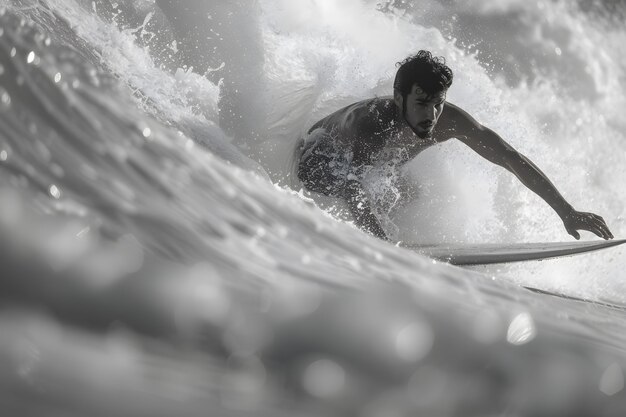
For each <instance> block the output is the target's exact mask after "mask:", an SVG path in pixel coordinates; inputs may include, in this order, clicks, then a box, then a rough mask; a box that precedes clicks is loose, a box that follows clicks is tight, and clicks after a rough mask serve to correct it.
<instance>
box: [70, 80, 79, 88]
mask: <svg viewBox="0 0 626 417" xmlns="http://www.w3.org/2000/svg"><path fill="white" fill-rule="evenodd" d="M72 87H73V88H78V87H80V80H74V81H72Z"/></svg>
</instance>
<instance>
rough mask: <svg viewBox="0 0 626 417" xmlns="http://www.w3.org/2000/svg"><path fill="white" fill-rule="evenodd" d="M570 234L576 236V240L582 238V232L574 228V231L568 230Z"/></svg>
mask: <svg viewBox="0 0 626 417" xmlns="http://www.w3.org/2000/svg"><path fill="white" fill-rule="evenodd" d="M567 232H568V233H569V234H570V235H572V236H574V239H576V240H580V233H578V232H577V231H576V230H572V231H569V230H568V231H567Z"/></svg>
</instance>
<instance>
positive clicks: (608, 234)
mask: <svg viewBox="0 0 626 417" xmlns="http://www.w3.org/2000/svg"><path fill="white" fill-rule="evenodd" d="M598 218H599V219H598V221H597V223H596V226H597V227H598V229H600V231H601V232H602V237H603V238H605V239H611V238H612V237H613V235H612V234H611V231H610V230H609V227H608V226H607V225H606V223H605V222H604V220H602V218H601V217H600V216H598Z"/></svg>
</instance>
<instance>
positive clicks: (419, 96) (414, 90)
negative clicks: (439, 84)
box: [410, 84, 446, 101]
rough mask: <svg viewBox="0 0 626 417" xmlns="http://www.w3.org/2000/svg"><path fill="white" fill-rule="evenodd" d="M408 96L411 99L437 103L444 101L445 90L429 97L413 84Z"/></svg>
mask: <svg viewBox="0 0 626 417" xmlns="http://www.w3.org/2000/svg"><path fill="white" fill-rule="evenodd" d="M410 95H411V96H412V97H413V98H415V99H418V100H427V101H431V100H437V101H438V100H445V99H446V90H441V91H438V92H437V93H435V94H433V95H429V94H426V93H425V92H424V90H422V88H421V87H420V86H419V85H417V84H413V88H411V94H410Z"/></svg>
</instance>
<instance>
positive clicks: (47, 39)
mask: <svg viewBox="0 0 626 417" xmlns="http://www.w3.org/2000/svg"><path fill="white" fill-rule="evenodd" d="M51 42H52V41H51V40H50V38H46V39H45V40H44V41H43V44H44V45H46V46H50V43H51Z"/></svg>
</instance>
